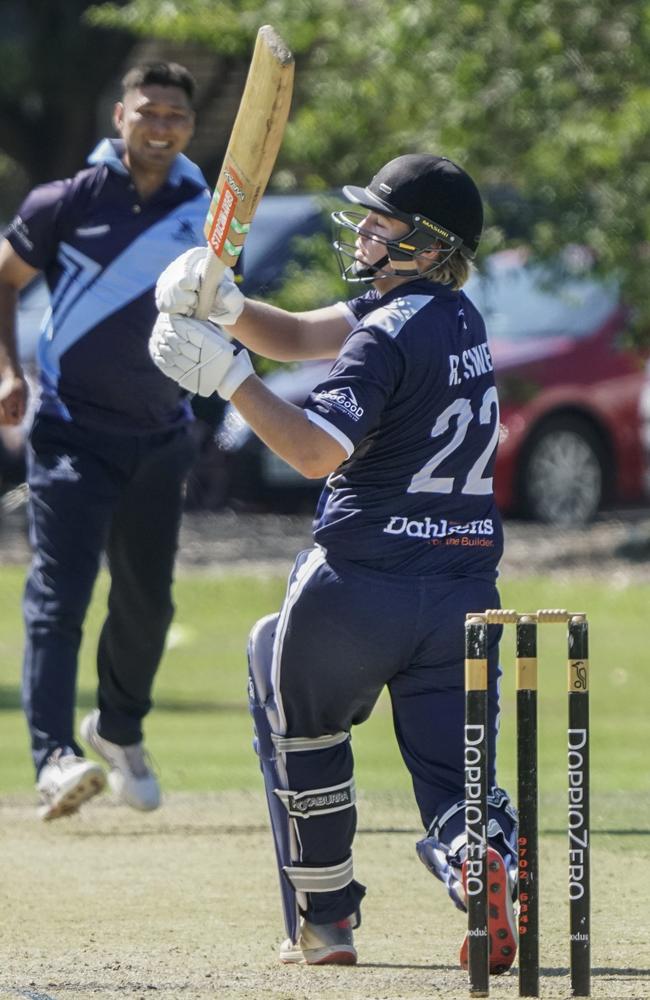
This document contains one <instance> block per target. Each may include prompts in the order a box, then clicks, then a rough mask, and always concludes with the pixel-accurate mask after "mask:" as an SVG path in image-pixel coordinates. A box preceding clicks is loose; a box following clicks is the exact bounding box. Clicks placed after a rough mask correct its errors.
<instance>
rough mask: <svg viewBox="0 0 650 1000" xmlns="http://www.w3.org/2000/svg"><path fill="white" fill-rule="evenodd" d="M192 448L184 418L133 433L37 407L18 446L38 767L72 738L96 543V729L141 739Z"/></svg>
mask: <svg viewBox="0 0 650 1000" xmlns="http://www.w3.org/2000/svg"><path fill="white" fill-rule="evenodd" d="M193 457H194V444H193V441H192V437H191V434H190V431H189V428H188V427H181V428H176V429H174V430H173V431H168V432H163V433H156V434H150V435H143V436H132V435H127V434H110V433H102V432H98V431H96V430H88V429H85V428H81V427H78V426H76V425H73V424H68V423H64V422H63V421H60V420H56V419H53V418H48V417H40V416H39V417H37V418H36V420H35V422H34V426H33V428H32V432H31V435H30V443H29V447H28V455H27V462H28V482H29V487H30V510H29V522H30V525H29V527H30V541H31V545H32V550H33V559H32V564H31V568H30V571H29V575H28V578H27V582H26V586H25V593H24V600H23V613H24V619H25V630H26V642H25V656H24V662H23V705H24V709H25V714H26V716H27V722H28V725H29V730H30V733H31V743H32V753H33V758H34V764H35V767H36V772H37V774H38V772H39V771H40V769H41V767H42V766H43V764H44V763H45V762H46V760H47V758H48V756H49V755H50V754H51V753H52V751H53V750H55V749H56V748H57V747H63V748H70V749H71V750H73V751H74V752H75V753H77V754H79V753H80V749H79V746H78V744H77V743H76V741H75V738H74V703H75V693H76V679H77V658H78V653H79V646H80V643H81V637H82V629H83V622H84V618H85V615H86V611H87V609H88V604H89V602H90V599H91V596H92V591H93V586H94V583H95V580H96V577H97V573H98V570H99V566H100V560H101V556H102V553H103V552H105V553H106V555H107V558H108V565H109V570H110V576H111V585H110V592H109V598H108V615H107V617H106V620H105V622H104V625H103V628H102V631H101V635H100V639H99V648H98V651H97V667H98V677H99V686H98V705H99V708H100V710H101V727H102V735H104V736H105V737H106V739H108V740H111V741H112V742H114V743H119V744H121V745H128V744H130V743H137V742H139V741H140V740H141V739H142V726H141V722H142V719H143V718H144V716H145V715H146V714H147V712H148V711H149V709H150V707H151V690H152V686H153V680H154V675H155V673H156V669H157V667H158V663H159V661H160V658H161V656H162V652H163V648H164V643H165V636H166V633H167V628H168V626H169V623H170V622H171V619H172V615H173V604H172V598H171V587H172V578H173V567H174V558H175V554H176V549H177V544H178V531H179V526H180V519H181V513H182V504H183V484H184V481H185V478H186V475H187V472H188V470H189V467H190V465H191V462H192V459H193Z"/></svg>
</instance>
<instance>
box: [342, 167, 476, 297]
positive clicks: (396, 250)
mask: <svg viewBox="0 0 650 1000" xmlns="http://www.w3.org/2000/svg"><path fill="white" fill-rule="evenodd" d="M343 194H344V195H345V197H346V198H347V199H348V201H351V202H353V203H354V204H356V205H360V206H361V207H362V208H363V209H366V210H370V211H373V212H378V213H380V214H381V215H386V216H388V217H389V218H392V219H399V221H400V222H404V223H406V225H407V226H408V227H409V231H408V233H406V234H405V235H404V236H402V237H400V239H399V240H395V241H385V242H386V256H385V257H383V258H382V259H381V260H379V261H377V263H376V264H374V265H367V266H366V265H364V264H361V263H360V262H359V261H357V260H356V259H355V246H354V243H350V242H346V238H347V240H348V241H349V239H350V238H349V237H346V236H345V235H344V231H345V230H348V231H349V230H352V231H353V232H354V233H355V234H358V233H359V225H360V222H361V220H362V218H363V215H360V214H359V213H356V212H352V211H349V210H346V211H339V212H334V213H332V218H333V220H334V222H335V224H336V225H337V226H338V227H339V233H338V237H337V239H335V241H334V249H335V250H336V253H337V256H338V258H339V264H340V266H341V274H342V276H343V277H344V278H345V280H346V281H373V280H374V278H375V277H376V276H377V274H378V272H379V271H381V273H382V274H383V275H396V276H402V277H417V276H423V275H425V274H429V273H431V272H432V271H435V270H436V268H438V267H440V266H441V264H443V263H444V262H445V261H447V260H449V258H450V256H451V255H452V254H453V253H460V254H462V255H463V256H465V257H468V258H469V259H470V260H471V259H472V258H473V257H474V256H475V254H476V251H477V249H478V244H479V240H480V238H481V230H482V229H483V203H482V200H481V195H480V193H479V191H478V188H477V187H476V184H475V183H474V181H473V180H472V178H471V177H470V176H469V174H468V173H466V172H465V171H464V170H463V169H462V168H461V167H459V166H458V165H457V164H456V163H453V162H452V161H451V160H448V159H447V158H446V157H444V156H432V155H430V154H428V153H407V154H406V155H404V156H398V157H397V158H396V159H394V160H390V162H389V163H387V164H386V165H385V166H383V167H382V168H381V170H380V171H379V172H378V173H377V174H375V176H374V177H373V179H372V180H371V181H370V183H369V184H368V185H367V186H366V187H365V188H362V187H355V186H353V185H348V186H346V187H344V188H343ZM380 242H384V241H381V240H380ZM436 244H439V245H440V246H441V252H440V254H439V256H438V258H437V259H436V260H435V261H434V262H433V264H432V266H431V267H430V268H429V269H428V270H427V271H424V272H422V271H418V268H417V266H416V263H415V258H416V257H417V256H418V255H419V254H421V253H422V252H423V251H424V250H429V249H431V247H432V246H434V245H436ZM386 265H390V269H388V268H387V266H386Z"/></svg>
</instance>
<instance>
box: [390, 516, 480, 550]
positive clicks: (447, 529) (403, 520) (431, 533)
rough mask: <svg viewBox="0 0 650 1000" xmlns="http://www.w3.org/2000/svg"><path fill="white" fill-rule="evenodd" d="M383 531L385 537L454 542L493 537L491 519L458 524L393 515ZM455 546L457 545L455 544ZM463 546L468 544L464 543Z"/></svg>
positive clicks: (442, 520)
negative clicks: (393, 536)
mask: <svg viewBox="0 0 650 1000" xmlns="http://www.w3.org/2000/svg"><path fill="white" fill-rule="evenodd" d="M383 530H384V534H385V535H408V536H409V537H410V538H427V539H440V538H445V539H449V538H453V539H455V540H456V539H458V538H460V537H463V536H468V535H478V536H481V535H483V536H485V535H487V536H490V535H493V534H494V523H493V521H492V518H491V517H486V518H482V519H481V520H476V521H467V522H466V523H465V524H460V523H459V522H458V521H448V520H447V519H446V518H444V517H441V518H440V519H439V520H436V521H434V520H432V519H431V518H430V517H425V518H423V519H422V520H421V521H416V520H415V519H411V518H408V517H403V516H397V515H393V516H392V517H391V519H390V521H389V522H388V524H387V525H386V527H385V528H384V529H383ZM456 544H458V543H457V542H456ZM460 544H463V543H460ZM464 544H466V545H467V544H470V543H469V542H465V543H464ZM490 544H491V543H490Z"/></svg>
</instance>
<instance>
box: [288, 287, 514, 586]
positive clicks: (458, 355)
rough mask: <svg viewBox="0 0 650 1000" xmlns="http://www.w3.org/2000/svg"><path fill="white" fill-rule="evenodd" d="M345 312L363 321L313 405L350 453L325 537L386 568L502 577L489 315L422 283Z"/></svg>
mask: <svg viewBox="0 0 650 1000" xmlns="http://www.w3.org/2000/svg"><path fill="white" fill-rule="evenodd" d="M347 309H348V310H349V311H350V316H351V321H352V322H355V321H356V325H355V326H354V328H353V330H352V331H351V333H350V334H349V335H348V337H347V339H346V341H345V343H344V345H343V347H342V349H341V352H340V354H339V356H338V358H337V360H336V361H335V362H334V365H333V367H332V369H331V372H330V374H329V376H328V377H327V379H326V380H325V381H324V382H321V383H320V384H319V385H318V386H317V387H316V388H315V389H314V391H313V392H312V393H311V395H310V397H309V399H308V400H307V402H306V404H305V408H306V412H307V415H308V417H309V419H310V420H311V421H312V422H313V423H315V424H316V425H317V426H320V427H322V428H323V429H324V430H326V431H327V432H328V433H329V434H331V435H332V436H333V437H334V438H335V439H336V440H337V441H338V442H339V443H340V444H341V445H342V446H343V448H344V449H345V451H346V452H347V455H348V459H347V460H346V461H345V462H343V464H342V465H341V466H340V467H339V468H338V469H337V470H336V471H335V472H334V473H332V475H331V476H330V477H329V479H328V482H327V485H326V487H325V489H324V491H323V494H322V496H321V500H320V503H319V508H318V512H317V515H316V522H315V531H314V537H315V540H316V541H317V542H318V543H320V544H321V545H322V546H323V547H324V548H325V549H326V550H327V553H328V556H329V557H331V558H332V559H334V560H336V558H337V557H338V558H339V559H345V560H349V561H352V562H356V563H359V564H361V565H364V566H367V567H370V568H373V569H377V570H380V571H385V572H392V573H401V574H407V575H408V574H414V575H422V574H425V575H426V574H441V575H447V576H454V577H455V576H472V577H482V578H484V579H494V578H495V575H496V567H497V564H498V561H499V558H500V556H501V551H502V546H503V536H502V528H501V521H500V518H499V514H498V511H497V508H496V506H495V502H494V495H493V491H492V475H493V469H494V460H495V452H496V445H497V440H498V435H499V404H498V399H497V393H496V388H495V384H494V373H493V369H492V360H491V357H490V350H489V347H488V343H487V339H486V334H485V324H484V323H483V320H482V318H481V316H480V314H479V312H478V311H477V309H476V308H475V307H474V305H473V304H472V303H471V301H470V300H469V299H468V298H467V296H466V295H465V294H464V293H463V292H455V291H453V290H451V289H450V288H449V287H447V286H444V285H439V284H434V283H432V282H430V281H428V280H424V279H420V280H414V281H412V282H409V283H408V284H405V285H401V286H400V287H399V288H396V289H394V290H392V291H391V292H388V293H387V294H386V295H384V296H379V294H378V293H377V292H376V291H375V290H373V291H371V292H369V293H367V294H366V295H364V296H361V297H360V298H357V299H353V300H352V301H351V302H349V303H347Z"/></svg>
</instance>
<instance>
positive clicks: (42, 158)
mask: <svg viewBox="0 0 650 1000" xmlns="http://www.w3.org/2000/svg"><path fill="white" fill-rule="evenodd" d="M89 6H90V0H21V2H17V0H5V2H4V3H3V10H2V18H3V21H2V34H1V36H0V64H1V65H2V73H0V137H1V138H0V151H1V154H4V156H3V157H2V159H0V178H2V192H3V194H4V195H5V198H3V199H2V214H3V215H5V217H6V214H7V208H9V211H10V212H11V211H13V209H14V208H15V199H16V196H17V194H18V193H20V194H21V195H22V194H24V193H25V188H26V186H28V185H31V184H35V183H39V182H41V181H45V180H50V179H51V178H52V177H65V176H67V175H69V174H71V173H74V172H75V171H76V170H78V169H79V165H80V163H83V162H84V159H85V156H86V154H87V153H88V136H89V134H90V135H91V136H94V134H95V118H96V113H97V107H96V105H97V99H98V97H99V95H100V94H101V92H102V91H103V89H104V87H105V86H106V84H107V82H108V81H109V80H110V79H111V76H112V75H113V74H114V73H115V72H116V71H117V69H118V68H119V67H120V66H122V64H123V62H124V60H125V59H126V57H127V56H128V52H129V49H130V48H131V47H132V46H133V45H134V44H135V41H136V39H135V38H134V36H133V35H132V34H131V33H129V32H126V31H124V30H122V29H119V28H118V27H115V28H111V29H110V30H104V31H98V30H97V29H96V28H94V27H93V26H92V25H90V24H89V23H86V22H84V21H83V19H82V16H83V14H84V12H85V11H86V10H87V8H88V7H89ZM5 180H6V182H7V183H5Z"/></svg>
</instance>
